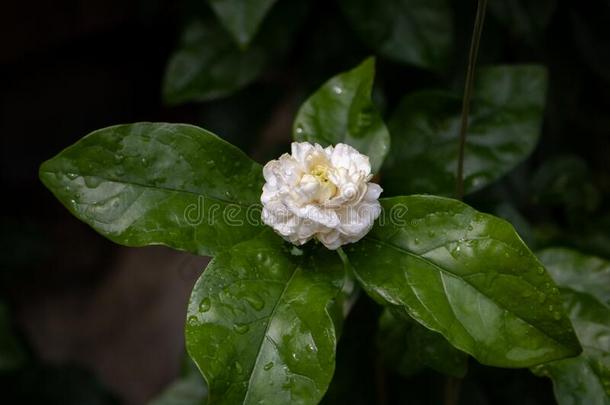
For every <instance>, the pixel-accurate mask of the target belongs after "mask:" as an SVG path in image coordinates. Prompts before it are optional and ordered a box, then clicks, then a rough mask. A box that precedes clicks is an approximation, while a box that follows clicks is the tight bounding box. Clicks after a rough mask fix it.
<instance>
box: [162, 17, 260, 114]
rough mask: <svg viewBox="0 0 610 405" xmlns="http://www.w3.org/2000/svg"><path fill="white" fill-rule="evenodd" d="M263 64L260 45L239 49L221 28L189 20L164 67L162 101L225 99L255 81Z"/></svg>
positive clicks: (180, 101)
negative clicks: (176, 46) (179, 41)
mask: <svg viewBox="0 0 610 405" xmlns="http://www.w3.org/2000/svg"><path fill="white" fill-rule="evenodd" d="M266 63H267V55H266V53H265V51H264V49H263V48H261V47H260V46H257V45H256V44H254V45H253V46H251V47H249V48H248V49H247V50H243V51H242V50H239V49H238V48H237V46H236V45H235V44H234V43H233V41H232V40H231V38H230V37H229V36H228V35H227V33H226V32H225V31H224V30H223V29H222V27H220V26H218V25H217V24H214V23H204V22H203V21H199V20H195V21H192V22H191V23H190V24H189V25H188V26H187V27H186V29H185V31H184V33H183V36H182V40H181V43H180V45H179V47H178V50H177V51H176V53H175V54H174V55H173V56H172V57H171V59H170V61H169V64H168V66H167V71H166V73H165V79H164V82H163V98H164V100H165V102H166V103H168V104H170V105H175V104H182V103H185V102H188V101H207V100H214V99H217V98H220V97H224V96H227V95H229V94H231V93H233V92H235V91H236V90H238V89H240V88H242V87H244V86H245V85H247V84H249V83H250V82H252V81H253V80H254V79H256V78H257V77H258V75H259V74H260V73H261V71H262V70H263V68H264V67H265V65H266Z"/></svg>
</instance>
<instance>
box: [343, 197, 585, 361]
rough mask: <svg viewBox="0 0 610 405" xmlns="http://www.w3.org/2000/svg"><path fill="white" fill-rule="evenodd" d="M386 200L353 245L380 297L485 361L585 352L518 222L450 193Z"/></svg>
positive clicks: (372, 291)
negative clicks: (367, 230)
mask: <svg viewBox="0 0 610 405" xmlns="http://www.w3.org/2000/svg"><path fill="white" fill-rule="evenodd" d="M381 201H382V207H383V209H384V213H383V214H382V216H381V217H380V219H379V220H378V221H377V224H376V226H375V227H374V228H373V230H372V231H371V232H370V233H369V234H368V235H367V236H366V237H365V238H364V239H363V240H362V241H360V242H358V243H357V244H354V245H350V247H348V248H347V250H346V253H347V255H348V257H349V258H350V262H351V264H352V265H353V267H354V269H355V274H356V277H357V278H358V279H359V281H360V284H361V285H362V286H363V288H364V289H365V290H366V291H367V293H368V294H369V295H370V296H371V297H373V299H375V300H376V301H377V302H379V303H380V304H382V305H384V306H387V307H389V308H391V309H392V310H393V311H395V312H396V311H398V313H407V314H408V315H409V316H411V317H412V318H414V319H415V320H416V321H418V322H420V323H421V324H423V325H424V326H426V327H427V328H429V329H431V330H434V331H437V332H439V333H441V334H442V335H443V336H444V337H445V338H446V339H447V340H448V341H449V342H450V343H451V344H452V345H453V346H455V347H456V348H458V349H460V350H462V351H465V352H466V353H469V354H471V355H472V356H473V357H475V358H476V359H477V360H478V361H479V362H481V363H483V364H488V365H493V366H500V367H527V366H533V365H536V364H539V363H543V362H547V361H551V360H556V359H561V358H565V357H569V356H575V355H577V354H578V353H580V346H579V344H578V340H577V338H576V336H575V334H574V331H573V329H572V326H571V324H570V320H569V319H568V317H567V316H566V314H565V312H564V311H563V309H562V306H561V297H560V295H559V292H558V291H557V289H556V288H555V287H554V283H553V280H552V279H551V277H550V276H549V275H548V274H547V273H546V271H545V269H544V267H543V266H542V264H541V263H540V262H539V261H538V260H537V259H536V257H535V256H534V255H533V254H532V253H531V252H530V251H529V249H528V248H527V246H525V244H524V243H523V241H522V240H521V239H520V238H519V236H518V235H517V233H516V232H515V230H514V228H513V227H512V226H511V225H510V224H509V223H508V222H506V221H504V220H502V219H499V218H496V217H493V216H491V215H487V214H483V213H480V212H478V211H476V210H474V209H472V208H470V207H469V206H468V205H466V204H464V203H462V202H459V201H456V200H452V199H449V198H443V197H436V196H418V195H415V196H409V197H396V198H389V199H382V200H381Z"/></svg>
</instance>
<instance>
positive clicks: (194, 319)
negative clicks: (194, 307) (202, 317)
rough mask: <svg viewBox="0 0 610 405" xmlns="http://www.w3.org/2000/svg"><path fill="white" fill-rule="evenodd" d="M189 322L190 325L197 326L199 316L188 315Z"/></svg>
mask: <svg viewBox="0 0 610 405" xmlns="http://www.w3.org/2000/svg"><path fill="white" fill-rule="evenodd" d="M187 322H188V324H189V325H190V326H197V325H199V319H197V317H196V316H195V315H191V316H189V317H188V319H187Z"/></svg>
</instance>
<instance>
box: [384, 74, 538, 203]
mask: <svg viewBox="0 0 610 405" xmlns="http://www.w3.org/2000/svg"><path fill="white" fill-rule="evenodd" d="M546 83H547V75H546V70H545V69H544V68H543V67H541V66H496V67H489V68H485V69H480V71H478V72H477V81H476V84H475V90H474V98H473V103H472V107H471V114H470V124H469V130H468V137H467V140H466V148H465V155H464V156H465V160H464V187H465V190H466V192H467V193H468V192H473V191H476V190H479V189H481V188H482V187H484V186H485V185H487V184H489V183H491V182H493V181H495V180H497V179H498V178H500V177H501V176H503V175H504V174H506V173H507V172H509V171H510V170H511V169H512V168H514V167H515V166H516V165H517V164H518V163H520V162H521V161H523V160H524V159H525V158H526V157H527V156H529V154H530V153H531V152H532V150H533V149H534V147H535V146H536V143H537V142H538V138H539V136H540V129H541V123H542V115H543V111H544V101H545V94H546ZM460 114H461V96H460V95H457V94H450V93H445V92H440V91H420V92H417V93H413V94H409V95H407V96H406V97H405V98H404V99H403V100H402V102H401V103H400V105H399V106H398V108H397V110H396V111H395V112H394V114H393V116H392V118H391V120H390V122H389V128H390V133H391V135H392V150H391V151H390V154H389V155H388V158H387V159H386V165H385V166H384V177H383V180H384V183H383V186H384V189H385V190H386V192H387V193H389V194H414V193H429V194H437V195H447V196H449V195H452V194H453V192H454V190H455V173H456V169H457V156H458V138H459V127H460Z"/></svg>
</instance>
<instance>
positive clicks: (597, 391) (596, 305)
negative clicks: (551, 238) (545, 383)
mask: <svg viewBox="0 0 610 405" xmlns="http://www.w3.org/2000/svg"><path fill="white" fill-rule="evenodd" d="M538 256H539V257H540V260H541V261H542V262H543V263H544V264H545V265H546V266H547V268H548V269H549V272H550V273H551V275H552V276H553V278H554V279H555V281H556V282H557V284H558V285H559V286H560V288H561V293H562V296H563V298H564V306H565V308H566V310H567V311H568V315H569V316H570V319H571V320H572V323H573V325H574V328H575V330H576V334H577V335H578V338H579V339H580V342H581V343H582V345H583V348H584V352H583V353H582V354H581V355H580V356H578V357H575V358H572V359H565V360H560V361H555V362H551V363H547V364H543V365H541V366H539V367H536V368H535V369H534V370H533V371H534V372H535V373H536V374H538V375H544V376H548V377H550V378H551V379H552V380H553V385H554V390H555V397H556V398H557V402H558V403H559V404H560V405H567V404H583V405H585V404H587V405H588V404H610V306H609V304H610V262H608V261H605V260H602V259H600V258H597V257H594V256H587V255H583V254H581V253H579V252H576V251H573V250H569V249H563V248H549V249H545V250H543V251H542V252H540V253H539V254H538Z"/></svg>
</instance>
